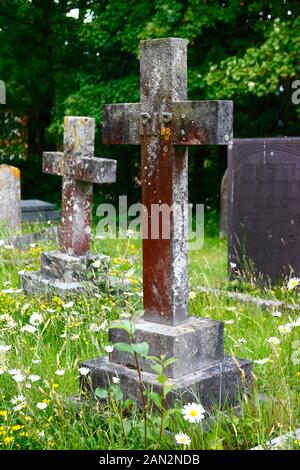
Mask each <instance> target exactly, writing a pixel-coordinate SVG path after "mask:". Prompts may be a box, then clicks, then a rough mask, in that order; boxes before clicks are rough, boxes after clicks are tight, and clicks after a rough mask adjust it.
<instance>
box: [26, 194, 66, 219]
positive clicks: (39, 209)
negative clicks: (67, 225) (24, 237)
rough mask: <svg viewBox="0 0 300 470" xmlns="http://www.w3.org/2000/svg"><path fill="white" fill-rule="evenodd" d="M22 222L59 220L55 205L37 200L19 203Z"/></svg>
mask: <svg viewBox="0 0 300 470" xmlns="http://www.w3.org/2000/svg"><path fill="white" fill-rule="evenodd" d="M21 215H22V222H49V221H54V220H60V213H59V211H57V210H56V208H55V205H54V204H51V203H50V202H45V201H40V200H39V199H23V200H22V201H21Z"/></svg>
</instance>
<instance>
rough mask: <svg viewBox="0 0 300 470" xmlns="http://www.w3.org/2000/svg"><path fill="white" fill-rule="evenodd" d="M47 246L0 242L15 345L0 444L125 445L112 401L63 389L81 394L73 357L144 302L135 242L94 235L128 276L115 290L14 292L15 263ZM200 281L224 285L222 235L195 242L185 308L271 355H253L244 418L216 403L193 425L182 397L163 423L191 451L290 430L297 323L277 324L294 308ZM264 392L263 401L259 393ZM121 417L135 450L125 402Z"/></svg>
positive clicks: (31, 265) (243, 345) (2, 388)
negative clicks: (124, 287) (35, 320)
mask: <svg viewBox="0 0 300 470" xmlns="http://www.w3.org/2000/svg"><path fill="white" fill-rule="evenodd" d="M50 248H53V245H51V244H49V245H48V246H47V247H46V246H36V247H31V248H30V249H29V250H28V251H27V252H21V251H18V250H12V249H11V248H5V247H4V246H1V247H0V260H1V268H0V344H2V345H11V346H12V348H11V349H10V350H9V351H7V352H6V353H1V352H0V369H2V370H4V372H3V373H2V374H1V375H0V448H1V449H123V448H125V441H124V437H123V434H122V431H121V427H120V423H119V420H118V419H117V418H116V412H115V409H114V408H113V404H112V403H111V404H108V405H107V406H101V408H100V407H98V408H97V409H95V407H93V406H86V405H85V406H83V405H82V406H74V405H72V404H71V403H70V402H69V401H68V397H70V396H71V395H76V394H78V391H79V379H78V366H79V363H80V361H82V360H86V359H90V358H93V357H96V356H98V355H101V354H104V346H105V345H106V344H107V341H108V340H107V330H106V320H111V319H116V318H119V315H120V314H122V313H134V312H135V311H137V310H140V309H141V308H142V298H141V276H142V270H141V244H140V242H139V241H133V240H116V241H106V240H95V239H94V241H93V248H94V249H95V250H96V251H101V252H103V253H105V254H108V255H110V256H111V273H112V274H115V275H118V276H119V277H120V276H121V277H123V278H124V279H127V280H128V282H129V284H130V285H129V287H128V291H127V292H125V293H124V294H122V295H119V296H117V295H111V294H110V293H109V292H102V293H99V295H97V296H96V297H95V296H94V297H88V296H82V297H77V298H74V299H72V300H73V302H74V304H69V303H68V302H67V301H66V302H65V303H63V302H62V301H61V300H60V299H58V298H56V297H54V298H53V299H52V300H51V301H46V300H44V299H42V298H37V297H34V298H26V297H25V296H24V295H23V293H22V292H14V289H17V287H18V285H17V278H18V276H17V273H18V270H20V269H37V268H38V265H39V255H40V252H41V251H42V250H45V249H50ZM199 285H206V286H210V287H216V286H217V287H223V288H224V287H225V288H226V285H227V273H226V242H225V241H220V240H219V239H217V238H206V240H205V243H204V247H203V248H202V249H201V250H199V251H194V252H191V253H190V313H191V314H192V315H196V316H204V317H210V318H213V319H218V320H222V321H224V322H225V351H226V354H230V355H234V356H236V357H246V358H250V359H253V360H259V359H263V358H267V357H268V358H269V361H268V362H267V363H265V364H263V365H259V364H256V363H254V368H253V389H252V394H251V397H250V398H249V399H247V400H246V401H243V402H242V403H243V408H244V412H243V414H242V415H241V416H235V415H233V414H232V413H230V412H229V413H228V412H227V413H225V410H221V411H217V410H214V415H215V422H214V424H213V425H212V426H211V429H210V431H209V432H206V431H205V430H204V427H203V426H201V424H198V425H192V426H191V425H190V424H189V423H187V422H186V421H184V420H183V418H182V413H181V409H180V405H179V408H178V411H177V412H175V413H174V415H172V417H171V419H170V423H169V425H168V429H169V431H171V432H179V431H183V432H186V433H187V434H188V435H190V437H191V438H192V443H191V448H195V449H221V448H224V449H249V448H251V447H253V446H256V445H264V444H265V442H266V441H267V440H268V439H271V438H273V437H276V436H278V435H280V434H283V433H285V432H289V431H292V430H294V429H295V428H296V427H297V426H299V411H298V410H299V379H300V372H299V365H295V364H293V362H292V360H291V356H292V354H293V353H295V348H294V349H293V342H295V341H296V340H297V339H299V327H294V328H292V331H291V332H289V333H287V334H284V335H283V334H281V333H280V331H279V329H278V327H279V326H280V325H283V324H286V323H288V322H293V321H295V320H296V318H297V317H298V314H297V313H291V312H290V313H286V312H282V316H280V317H276V316H273V315H272V314H273V313H274V312H273V311H272V310H268V309H267V310H263V311H261V310H259V309H257V308H255V307H253V306H245V305H243V304H241V303H239V302H237V301H233V300H228V299H226V298H225V297H223V296H215V295H211V294H199V292H197V287H198V286H199ZM3 291H5V292H3ZM260 292H261V291H260ZM282 293H283V295H287V296H288V294H286V289H285V291H284V289H283V288H282ZM267 295H270V296H271V297H272V296H274V295H275V294H274V293H272V292H268V293H267ZM289 295H290V296H291V294H289ZM287 298H290V297H287ZM294 300H295V301H296V297H295V298H294ZM34 312H38V313H40V314H41V315H42V322H41V323H40V324H39V325H38V326H37V331H36V332H35V333H28V332H26V331H22V327H23V326H24V325H26V324H28V322H29V319H30V317H31V315H32V314H33V313H34ZM97 327H98V331H94V330H95V329H96V328H97ZM273 336H275V337H278V338H279V339H280V344H279V345H278V346H271V345H270V344H269V343H268V342H267V339H268V338H270V337H273ZM298 347H299V346H298ZM10 369H20V370H21V371H22V373H23V374H24V375H25V376H26V377H27V379H26V380H24V381H21V382H16V381H15V380H14V379H13V378H12V376H11V375H10V374H9V373H8V372H7V370H10ZM59 369H63V370H65V373H64V375H63V376H58V375H56V371H57V370H59ZM30 374H34V375H39V376H40V380H38V381H36V382H32V383H31V388H27V387H26V384H27V385H28V384H30V381H29V380H28V376H29V375H30ZM261 394H264V395H266V396H267V397H269V400H268V401H262V400H261V399H260V395H261ZM18 395H23V396H24V398H25V402H24V406H23V407H21V409H15V410H14V406H15V405H14V404H12V403H11V399H12V398H13V397H15V396H18ZM40 402H45V403H46V404H47V408H46V409H45V410H44V411H42V410H40V409H39V408H38V407H37V406H36V405H37V403H40ZM151 419H152V421H151V423H152V426H153V434H154V438H153V441H151V442H152V443H151V445H152V446H153V447H154V448H155V445H156V444H155V442H156V441H155V432H157V425H156V419H155V417H152V418H151ZM125 420H126V422H127V424H129V423H130V426H131V429H130V431H129V433H128V441H129V448H132V449H142V448H143V438H142V432H141V422H142V416H141V414H140V413H139V412H138V411H137V409H136V408H135V407H134V406H132V404H131V405H130V407H129V410H127V412H126V415H125ZM128 429H129V428H128ZM298 444H299V443H297V442H292V443H291V446H293V447H295V448H298V447H299V445H298ZM162 447H163V448H165V449H175V448H177V446H176V444H175V441H174V437H173V436H172V434H171V435H170V434H166V435H165V436H164V438H163V441H162Z"/></svg>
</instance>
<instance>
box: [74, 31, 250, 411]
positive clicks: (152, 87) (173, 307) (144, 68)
mask: <svg viewBox="0 0 300 470" xmlns="http://www.w3.org/2000/svg"><path fill="white" fill-rule="evenodd" d="M140 66H141V84H140V94H141V102H140V103H134V104H114V105H106V106H104V113H103V141H104V143H107V144H135V145H141V152H142V202H143V205H144V207H145V208H146V209H147V215H146V216H145V217H144V218H143V230H145V228H146V227H151V206H152V205H154V204H158V205H159V204H166V205H168V207H175V205H176V210H174V211H173V212H171V218H170V236H169V237H166V238H164V236H163V234H162V233H161V231H160V232H159V236H158V237H157V238H156V239H154V237H152V238H151V237H149V238H146V237H143V289H144V316H143V318H142V319H141V320H139V321H138V322H137V323H136V340H137V342H142V341H146V342H147V343H148V344H149V346H150V354H151V355H155V356H160V355H162V354H166V355H167V356H168V357H170V356H172V357H174V356H175V357H176V359H177V361H176V362H175V363H174V364H172V365H170V366H169V367H168V368H167V370H166V374H167V376H168V381H169V383H171V384H172V385H173V386H174V389H173V391H172V392H171V393H170V394H169V395H168V397H167V398H168V402H167V406H169V405H170V403H172V402H173V401H174V400H175V399H176V398H179V399H182V400H183V401H191V400H192V401H195V394H196V395H198V396H199V398H200V400H201V402H202V403H203V404H204V405H211V404H212V403H214V402H216V403H219V405H221V403H224V402H225V401H226V402H227V403H228V404H229V403H235V402H236V401H237V398H238V394H239V391H240V389H241V388H242V387H243V386H247V385H249V383H250V380H251V379H250V376H251V363H250V361H248V360H245V359H236V362H235V361H234V360H233V359H232V358H230V357H226V358H224V348H223V323H222V322H219V321H213V320H210V319H207V318H195V317H189V316H188V244H187V227H188V223H187V215H188V211H187V206H188V188H187V176H188V170H187V146H188V145H202V144H217V145H221V144H227V143H228V142H230V140H231V136H232V102H231V101H198V102H197V101H195V102H193V101H187V100H186V99H187V41H186V40H184V39H177V38H167V39H155V40H150V41H142V42H141V65H140ZM150 232H151V230H150V228H149V233H150ZM115 326H117V325H112V327H111V329H110V332H109V338H110V341H111V342H112V343H113V344H114V343H116V342H119V341H121V342H124V341H129V338H128V336H127V333H126V332H125V331H124V330H122V329H118V328H115ZM237 363H238V364H239V366H237ZM82 366H84V367H88V368H89V369H90V373H89V375H88V380H86V378H82V384H81V385H82V387H90V386H91V387H92V388H93V390H95V389H96V388H97V387H106V386H108V385H109V383H112V378H113V377H114V376H116V375H117V376H118V377H119V379H120V384H121V387H122V389H123V392H124V397H125V398H133V397H135V398H136V399H137V400H138V401H141V396H140V393H139V387H138V381H137V371H136V370H135V367H134V361H133V358H132V357H131V356H129V355H128V353H121V352H119V351H117V350H116V349H114V351H113V352H112V355H111V361H110V360H109V358H106V357H101V358H96V359H92V360H89V361H86V362H84V363H83V364H82ZM141 367H142V380H143V382H144V385H145V386H149V387H151V388H153V389H154V391H158V392H160V391H161V384H160V383H159V382H158V381H157V379H156V376H155V374H153V373H152V371H151V368H150V367H149V364H148V362H147V360H142V361H141ZM242 369H243V371H244V373H242V372H241V370H242Z"/></svg>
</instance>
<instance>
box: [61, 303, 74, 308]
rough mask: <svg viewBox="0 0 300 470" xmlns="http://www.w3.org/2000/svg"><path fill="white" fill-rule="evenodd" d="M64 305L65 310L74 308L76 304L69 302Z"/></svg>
mask: <svg viewBox="0 0 300 470" xmlns="http://www.w3.org/2000/svg"><path fill="white" fill-rule="evenodd" d="M63 305H64V308H72V307H74V302H68V303H66V304H63Z"/></svg>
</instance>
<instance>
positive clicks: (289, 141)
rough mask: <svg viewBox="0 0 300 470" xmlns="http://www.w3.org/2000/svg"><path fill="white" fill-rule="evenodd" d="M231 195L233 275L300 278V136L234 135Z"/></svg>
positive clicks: (272, 279)
mask: <svg viewBox="0 0 300 470" xmlns="http://www.w3.org/2000/svg"><path fill="white" fill-rule="evenodd" d="M228 197H229V201H230V202H229V237H228V263H229V270H230V272H231V274H233V275H234V272H237V271H247V272H251V273H253V274H254V278H255V279H256V280H257V281H258V282H265V281H267V282H269V281H270V282H271V283H275V282H277V281H280V280H282V279H283V278H284V277H285V276H289V275H290V274H291V273H292V275H293V276H300V252H299V246H300V138H299V137H286V138H268V139H264V138H258V139H257V138H255V139H234V141H233V145H232V146H231V147H229V149H228ZM235 265H236V266H235ZM232 267H234V269H232Z"/></svg>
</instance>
